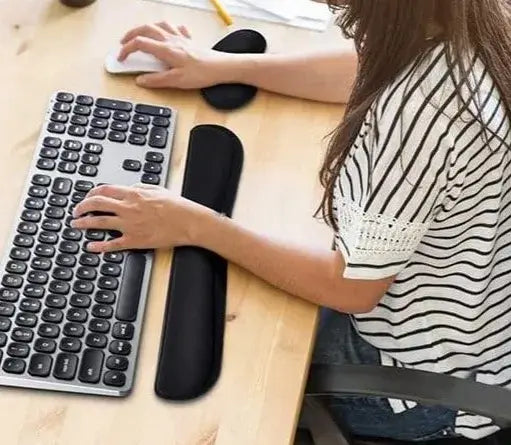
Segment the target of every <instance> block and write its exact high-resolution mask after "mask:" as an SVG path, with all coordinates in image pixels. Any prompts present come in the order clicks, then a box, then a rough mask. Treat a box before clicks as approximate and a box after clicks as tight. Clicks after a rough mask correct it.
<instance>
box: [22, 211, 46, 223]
mask: <svg viewBox="0 0 511 445" xmlns="http://www.w3.org/2000/svg"><path fill="white" fill-rule="evenodd" d="M21 219H22V220H23V221H26V222H39V221H40V220H41V212H39V211H38V210H23V212H21Z"/></svg>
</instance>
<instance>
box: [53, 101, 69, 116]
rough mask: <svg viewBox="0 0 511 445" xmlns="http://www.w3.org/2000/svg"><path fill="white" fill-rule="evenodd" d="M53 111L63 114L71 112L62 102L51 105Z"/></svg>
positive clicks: (66, 104)
mask: <svg viewBox="0 0 511 445" xmlns="http://www.w3.org/2000/svg"><path fill="white" fill-rule="evenodd" d="M53 109H54V110H55V111H62V112H63V113H69V112H70V111H71V105H69V104H68V103H64V102H57V103H55V105H53Z"/></svg>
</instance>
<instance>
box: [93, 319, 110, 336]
mask: <svg viewBox="0 0 511 445" xmlns="http://www.w3.org/2000/svg"><path fill="white" fill-rule="evenodd" d="M109 330H110V322H109V321H108V320H104V319H99V318H93V319H92V320H91V321H90V322H89V331H92V332H99V333H103V334H106V333H107V332H108V331H109Z"/></svg>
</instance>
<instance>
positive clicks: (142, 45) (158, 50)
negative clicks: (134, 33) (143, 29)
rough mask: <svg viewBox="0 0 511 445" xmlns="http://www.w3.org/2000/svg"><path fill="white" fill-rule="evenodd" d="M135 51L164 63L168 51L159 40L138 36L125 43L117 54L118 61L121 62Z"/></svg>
mask: <svg viewBox="0 0 511 445" xmlns="http://www.w3.org/2000/svg"><path fill="white" fill-rule="evenodd" d="M135 51H142V52H144V53H147V54H152V55H153V56H154V57H156V58H157V59H160V60H162V61H163V62H166V60H167V59H168V53H169V49H168V47H167V46H166V45H165V44H164V43H163V42H161V41H159V40H154V39H150V38H147V37H144V36H138V37H135V38H133V39H131V40H130V41H129V42H127V43H126V44H125V45H124V46H123V47H122V48H121V52H120V53H119V57H118V59H119V61H121V62H122V61H123V60H125V59H126V57H128V56H129V55H130V54H131V53H134V52H135Z"/></svg>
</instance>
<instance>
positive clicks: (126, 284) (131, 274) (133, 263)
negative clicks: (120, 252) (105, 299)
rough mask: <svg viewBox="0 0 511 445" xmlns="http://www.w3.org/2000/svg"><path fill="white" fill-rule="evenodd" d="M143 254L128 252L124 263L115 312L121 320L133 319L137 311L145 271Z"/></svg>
mask: <svg viewBox="0 0 511 445" xmlns="http://www.w3.org/2000/svg"><path fill="white" fill-rule="evenodd" d="M145 261H146V260H145V255H144V254H143V253H130V254H128V257H127V258H126V264H125V265H124V274H123V277H122V283H121V289H120V291H119V300H118V302H117V312H116V313H115V317H116V318H117V319H118V320H122V321H135V319H136V318H137V312H138V302H139V301H140V292H141V290H142V280H143V278H144V272H145Z"/></svg>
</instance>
